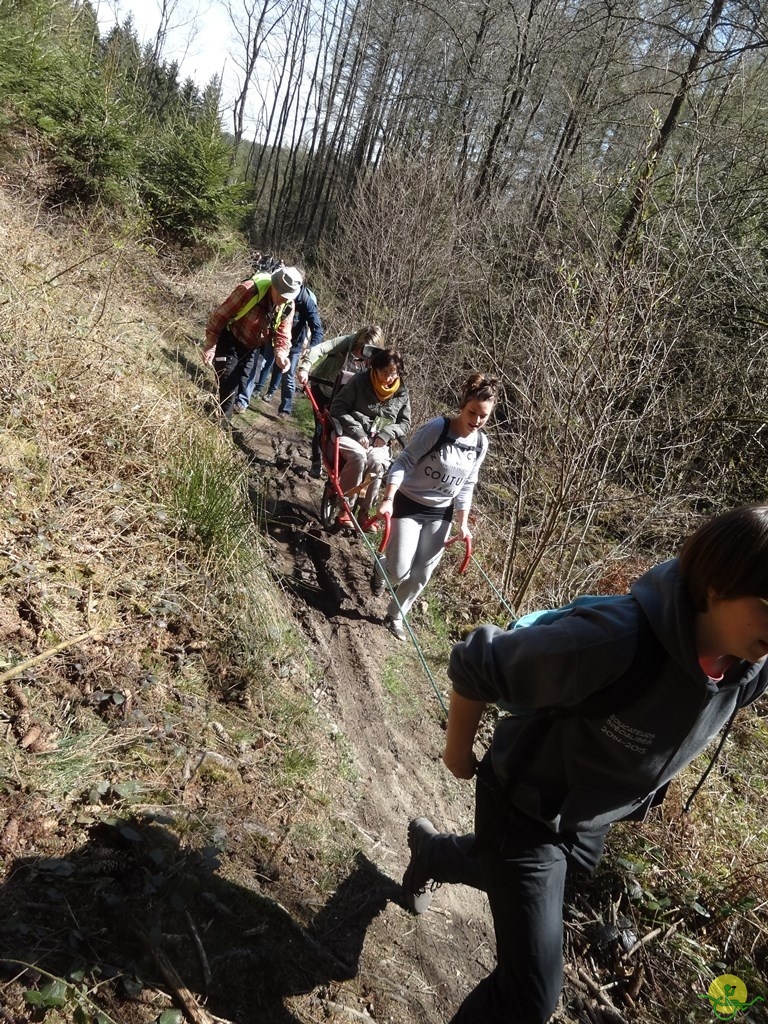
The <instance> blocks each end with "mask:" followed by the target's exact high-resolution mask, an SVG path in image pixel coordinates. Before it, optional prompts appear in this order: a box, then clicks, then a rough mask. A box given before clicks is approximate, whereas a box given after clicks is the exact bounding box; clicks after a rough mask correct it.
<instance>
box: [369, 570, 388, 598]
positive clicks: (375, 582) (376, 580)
mask: <svg viewBox="0 0 768 1024" xmlns="http://www.w3.org/2000/svg"><path fill="white" fill-rule="evenodd" d="M385 589H386V583H385V582H384V577H383V576H382V575H381V573H380V572H378V571H377V570H376V569H374V570H373V573H372V575H371V593H372V594H373V596H374V597H381V595H382V594H383V593H384V590H385Z"/></svg>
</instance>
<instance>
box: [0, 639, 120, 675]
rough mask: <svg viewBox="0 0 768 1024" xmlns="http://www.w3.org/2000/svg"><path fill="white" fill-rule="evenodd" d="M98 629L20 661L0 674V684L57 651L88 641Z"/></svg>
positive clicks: (50, 656)
mask: <svg viewBox="0 0 768 1024" xmlns="http://www.w3.org/2000/svg"><path fill="white" fill-rule="evenodd" d="M100 632H101V630H99V629H89V630H88V632H87V633H81V634H80V635H79V636H73V637H72V639H71V640H62V641H61V643H60V644H56V646H55V647H51V648H50V649H49V650H47V651H43V653H42V654H36V655H35V656H34V658H27V660H26V661H20V662H19V664H18V665H14V666H13V668H9V669H8V670H7V671H5V672H3V673H2V674H0V684H1V683H6V682H7V681H8V680H9V679H13V677H14V676H19V675H21V673H22V672H26V671H27V669H28V668H32V667H33V666H34V665H39V664H40V662H41V661H47V660H48V658H52V657H53V656H54V655H55V654H58V653H59V651H63V650H65V649H66V648H67V647H74V645H75V644H81V643H82V642H83V641H84V640H88V639H90V638H91V637H93V636H96V635H97V633H100Z"/></svg>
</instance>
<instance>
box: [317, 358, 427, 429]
mask: <svg viewBox="0 0 768 1024" xmlns="http://www.w3.org/2000/svg"><path fill="white" fill-rule="evenodd" d="M372 372H373V371H372V370H361V372H360V373H356V374H355V376H354V377H353V378H352V379H351V380H349V381H347V383H346V384H345V385H344V387H343V388H340V389H339V391H338V393H337V395H336V397H335V398H334V400H333V401H332V402H331V407H330V414H331V418H332V419H334V420H336V421H337V422H338V423H339V425H340V426H341V429H342V433H343V434H344V436H345V437H351V438H352V439H353V440H355V441H361V440H362V439H363V438H364V437H367V438H368V440H371V439H372V438H374V437H380V438H381V439H382V441H386V442H387V443H389V442H390V441H392V440H395V439H397V440H399V441H405V438H406V436H407V434H408V431H409V430H410V429H411V399H410V397H409V395H408V388H407V387H406V385H405V383H404V382H402V381H401V383H400V387H399V388H398V390H397V391H396V393H395V394H394V395H393V396H392V398H390V399H388V400H387V401H386V402H380V401H379V400H378V398H377V397H376V392H375V391H374V390H373V384H372V383H371V373H372Z"/></svg>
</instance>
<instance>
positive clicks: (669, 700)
mask: <svg viewBox="0 0 768 1024" xmlns="http://www.w3.org/2000/svg"><path fill="white" fill-rule="evenodd" d="M641 615H645V617H646V618H647V620H648V623H649V625H650V629H651V631H652V633H653V635H654V636H655V638H656V640H657V641H658V643H659V644H660V645H661V648H662V653H663V657H662V658H661V660H660V662H659V663H658V667H657V668H656V669H655V670H654V671H653V672H652V673H649V677H648V678H647V679H646V680H644V681H642V682H641V683H638V684H637V695H636V697H635V698H632V699H630V700H629V701H627V700H622V701H621V702H620V707H617V708H616V709H614V710H613V711H609V712H606V713H603V715H602V717H586V715H579V713H578V710H576V711H574V712H573V713H571V714H569V715H567V716H563V717H558V716H557V715H547V714H538V715H533V716H532V717H528V718H511V717H510V718H505V719H502V721H501V722H500V723H499V725H498V726H497V727H496V730H495V732H494V736H493V741H492V744H491V760H492V764H493V768H494V771H495V773H496V775H497V776H498V778H499V780H500V781H501V782H502V783H503V784H505V786H506V789H507V793H508V795H509V799H510V802H511V803H512V805H513V806H515V807H516V808H518V810H520V811H522V812H523V813H524V814H527V815H529V816H530V817H532V818H534V819H535V820H537V821H541V822H543V823H544V824H546V825H547V826H548V827H549V828H551V829H552V830H553V831H555V832H575V831H587V832H589V831H600V830H604V829H606V828H607V827H608V826H609V825H610V824H611V823H612V822H614V821H618V820H620V819H621V818H624V817H627V816H628V815H634V814H636V812H637V811H638V809H640V808H641V807H642V805H644V804H647V803H649V802H650V800H649V798H652V796H653V794H654V793H655V792H656V791H657V790H659V789H662V788H663V787H664V786H665V785H666V784H667V783H668V782H669V781H670V780H671V779H672V778H674V776H675V775H677V774H678V773H679V772H680V771H681V770H682V769H683V768H684V767H685V766H686V765H687V764H688V763H689V762H690V761H691V760H693V758H694V757H696V756H697V754H699V753H700V752H701V751H702V750H703V749H704V747H706V745H707V744H708V743H709V742H710V740H711V739H712V738H713V737H714V736H715V735H716V734H717V733H718V732H719V731H720V729H722V728H723V726H724V725H725V724H726V723H727V722H728V719H729V718H730V717H731V714H732V713H733V712H734V711H735V710H736V709H738V708H741V707H744V706H745V705H746V704H749V703H751V702H752V701H753V700H755V699H756V698H757V697H759V696H760V695H761V694H762V693H763V692H764V691H765V689H766V687H768V667H767V666H766V661H765V659H763V660H762V661H760V662H758V663H756V664H751V663H750V662H745V661H736V662H735V663H734V664H733V665H732V666H731V667H730V669H729V670H728V671H727V672H726V674H725V676H724V678H723V679H722V680H721V681H720V682H719V683H718V682H715V681H714V680H712V679H710V678H709V677H708V676H707V674H706V673H705V672H704V671H703V669H702V668H701V666H700V665H699V660H698V655H697V651H696V645H695V630H694V618H695V616H694V610H693V606H692V605H691V602H690V599H689V597H688V594H687V591H686V588H685V584H684V583H683V580H682V579H681V577H680V573H679V570H678V563H677V559H673V560H671V561H669V562H664V563H663V564H661V565H658V566H656V567H655V568H653V569H651V570H650V571H649V572H647V573H645V575H644V576H642V577H641V578H640V579H639V580H638V581H637V582H636V583H635V584H633V586H632V588H631V592H630V594H627V595H626V596H625V597H622V598H619V599H617V598H611V599H608V600H606V602H605V603H604V604H594V605H591V606H588V607H584V608H579V609H577V610H575V611H573V612H571V613H570V614H568V615H566V616H564V617H562V618H560V619H557V620H555V621H554V622H551V623H548V624H542V625H534V626H531V627H529V628H527V629H519V630H514V631H503V630H500V629H498V627H495V626H481V627H480V628H479V629H476V630H474V631H473V632H472V633H470V634H469V636H468V637H467V639H466V640H465V641H464V642H463V643H461V644H457V645H456V646H455V647H454V649H453V651H452V653H451V659H450V665H449V669H448V675H449V677H450V679H451V681H452V683H453V688H454V689H455V690H456V692H457V693H459V694H460V695H461V696H463V697H467V698H469V699H470V700H482V701H496V700H498V699H499V698H502V699H504V700H506V701H507V702H508V703H510V704H513V705H517V706H522V707H527V708H531V709H545V708H553V707H554V708H557V707H561V708H563V707H565V708H567V707H570V708H575V707H576V706H577V705H579V704H580V703H581V702H582V701H583V700H584V699H585V698H586V697H588V696H589V695H590V694H591V693H594V692H596V691H598V690H600V689H602V688H604V687H605V686H607V685H609V684H610V683H612V682H613V681H614V680H616V679H618V678H619V677H621V676H622V675H624V674H626V673H627V672H628V671H629V669H630V667H631V665H632V663H633V660H634V657H635V651H636V648H637V644H638V638H639V637H640V636H643V635H646V636H647V631H646V630H643V629H642V628H641V619H640V616H641Z"/></svg>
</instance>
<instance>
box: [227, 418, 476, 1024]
mask: <svg viewBox="0 0 768 1024" xmlns="http://www.w3.org/2000/svg"><path fill="white" fill-rule="evenodd" d="M302 400H303V399H302ZM234 428H235V431H234V437H235V441H236V443H237V444H238V445H239V446H240V447H241V449H242V450H243V451H244V452H245V454H246V455H247V457H248V459H249V462H250V463H251V466H252V471H253V474H254V478H255V479H258V482H259V489H260V491H261V494H262V495H264V494H266V505H267V508H266V513H267V514H266V519H267V524H268V525H267V529H266V532H267V534H268V537H269V541H268V543H269V545H270V548H271V551H272V554H273V557H274V561H275V565H276V569H277V570H278V572H279V573H280V574H281V577H282V579H283V581H284V585H285V586H286V589H288V591H289V592H290V594H291V603H292V607H293V611H294V615H295V618H296V621H297V623H298V624H299V626H300V627H301V629H302V630H303V632H304V634H305V636H306V639H307V643H308V646H309V648H310V649H311V655H312V658H313V661H314V663H315V664H316V665H317V667H318V672H317V674H316V678H317V679H318V680H319V682H318V683H317V685H316V687H315V690H314V693H313V695H312V696H313V699H314V702H315V704H316V706H317V708H318V710H319V712H320V714H321V715H323V716H325V717H326V718H327V720H328V722H329V727H330V728H331V729H338V731H339V733H340V734H341V735H342V736H343V737H344V738H345V742H346V743H347V744H348V747H349V750H350V753H351V756H352V758H353V761H354V765H355V769H356V773H357V776H358V779H359V781H358V783H357V784H356V785H352V784H351V785H350V786H349V787H345V793H346V794H348V799H349V802H348V803H347V804H346V805H345V806H339V807H337V808H335V811H336V813H337V814H338V815H339V816H340V817H342V818H344V819H345V820H347V821H348V822H349V823H350V824H351V825H352V826H353V827H354V829H355V830H356V831H357V833H358V835H359V840H360V846H361V849H362V851H363V853H364V854H365V856H366V857H367V858H368V859H369V860H370V861H371V862H373V863H374V864H375V865H376V866H377V867H378V869H379V870H380V871H381V873H382V874H383V875H385V876H388V877H389V878H390V879H392V880H393V881H394V882H397V883H399V880H400V878H401V877H402V872H403V870H404V868H405V866H406V864H407V860H408V852H407V847H406V841H405V829H406V824H407V822H408V820H409V818H411V817H413V816H414V815H417V814H421V813H426V814H428V815H429V816H430V817H431V818H432V820H433V821H434V822H435V824H436V825H437V826H438V828H442V829H445V830H460V831H466V830H467V829H469V828H471V822H472V806H473V788H472V785H471V784H469V783H460V782H457V781H456V780H455V779H453V778H451V777H450V776H449V774H448V772H447V771H446V770H445V768H444V767H443V766H442V763H441V762H440V760H439V753H440V750H441V748H442V739H443V732H442V728H441V720H442V717H443V712H442V709H441V707H440V704H439V701H438V699H437V696H436V694H435V692H434V690H433V689H432V687H431V685H430V683H429V681H428V679H427V677H426V675H425V673H424V672H423V670H422V669H420V668H416V669H415V670H414V676H413V678H412V679H408V680H407V681H404V682H405V683H406V685H407V686H408V687H409V688H412V689H413V692H414V693H415V694H417V695H418V696H417V699H416V701H415V702H414V703H415V705H416V708H417V710H416V712H415V714H413V715H411V714H409V715H408V716H403V715H399V714H398V713H397V709H394V710H393V706H392V700H391V698H389V695H388V694H387V692H386V690H385V689H384V687H383V686H382V681H381V676H382V670H383V668H384V665H385V663H386V661H387V659H388V658H392V656H393V655H394V656H395V657H396V656H397V655H398V654H400V653H401V648H402V646H403V645H401V644H400V642H399V641H397V640H396V639H394V638H393V637H391V636H390V634H389V633H388V632H387V630H386V629H385V628H384V627H383V626H382V625H381V616H382V614H383V611H384V607H385V604H386V599H385V598H377V599H374V598H372V597H371V593H370V589H369V584H368V579H369V576H370V570H371V564H372V556H371V554H370V552H369V551H368V549H367V548H366V546H365V544H364V542H363V541H362V540H360V539H359V538H354V537H350V536H348V535H346V534H334V535H331V534H328V533H327V532H326V531H325V530H324V529H323V527H322V525H321V523H320V519H319V506H320V495H321V491H322V482H321V481H318V480H313V479H311V478H310V476H309V455H310V451H309V441H308V439H306V438H304V437H302V436H301V435H300V434H299V432H298V430H297V428H296V427H295V426H294V424H293V422H292V421H291V420H287V419H278V418H277V417H276V415H275V412H273V410H272V409H268V408H265V407H264V406H263V405H261V407H260V408H259V410H258V414H257V416H255V417H254V413H252V412H251V413H249V414H247V416H246V417H237V418H236V419H235V421H234ZM436 682H437V684H438V686H439V687H441V688H443V687H445V686H446V680H445V676H444V674H440V675H439V676H438V677H436ZM392 895H395V899H396V894H394V890H393V892H392ZM493 963H494V945H493V930H492V926H491V922H490V915H489V913H488V910H487V906H486V904H485V900H484V897H482V896H481V894H479V893H476V892H473V891H472V890H469V889H465V888H464V887H447V888H445V889H442V890H441V891H440V892H439V893H438V894H437V896H436V898H435V900H434V901H433V905H432V908H431V909H430V911H429V912H428V913H427V914H426V915H424V917H422V918H419V919H415V918H413V917H412V916H411V915H410V914H408V913H407V912H406V911H405V910H404V909H403V908H402V907H400V906H399V905H398V904H397V903H396V902H394V901H393V900H392V899H389V900H388V901H387V902H386V906H385V907H384V909H383V911H382V912H381V913H379V914H378V915H377V916H376V917H375V918H374V919H373V921H372V923H371V924H370V926H369V927H368V928H367V931H366V935H365V941H364V945H363V949H362V952H361V954H360V959H359V971H358V977H357V985H358V987H361V988H363V989H364V990H365V991H367V992H368V993H369V994H370V998H371V1002H372V1006H373V1010H372V1015H373V1019H375V1020H377V1021H379V1020H380V1021H390V1022H393V1024H411V1022H413V1024H416V1022H419V1024H422V1022H423V1024H433V1022H434V1024H436V1022H438V1021H439V1022H444V1021H446V1020H449V1019H450V1017H451V1015H452V1013H453V1011H454V1010H455V1009H456V1007H457V1006H458V1004H459V1003H460V1002H461V999H462V998H463V996H464V995H466V993H467V992H468V991H469V990H470V988H471V987H472V986H473V985H474V984H476V982H477V981H479V980H480V979H481V978H482V977H483V976H485V974H487V973H488V971H489V970H490V969H491V968H492V966H493Z"/></svg>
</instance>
